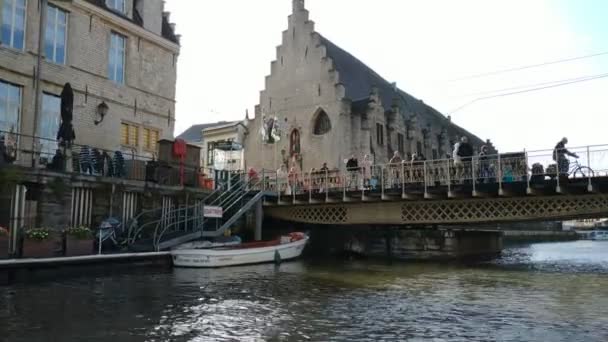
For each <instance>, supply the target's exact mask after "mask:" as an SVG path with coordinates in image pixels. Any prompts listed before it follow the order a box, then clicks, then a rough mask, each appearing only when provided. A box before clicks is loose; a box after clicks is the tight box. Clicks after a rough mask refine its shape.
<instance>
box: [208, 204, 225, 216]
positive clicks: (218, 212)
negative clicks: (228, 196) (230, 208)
mask: <svg viewBox="0 0 608 342" xmlns="http://www.w3.org/2000/svg"><path fill="white" fill-rule="evenodd" d="M203 215H204V216H205V217H210V218H222V217H223V216H224V209H222V207H208V206H204V207H203Z"/></svg>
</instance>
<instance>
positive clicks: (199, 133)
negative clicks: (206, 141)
mask: <svg viewBox="0 0 608 342" xmlns="http://www.w3.org/2000/svg"><path fill="white" fill-rule="evenodd" d="M237 122H238V121H219V122H212V123H204V124H198V125H192V126H191V127H190V128H188V129H187V130H185V131H184V132H183V133H182V134H180V135H179V136H177V139H183V140H185V141H186V142H202V141H203V130H204V129H207V128H213V127H219V126H224V125H228V124H231V123H237Z"/></svg>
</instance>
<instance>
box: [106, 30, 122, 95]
mask: <svg viewBox="0 0 608 342" xmlns="http://www.w3.org/2000/svg"><path fill="white" fill-rule="evenodd" d="M126 40H127V38H125V37H124V36H122V35H120V34H118V33H112V34H111V36H110V59H109V63H108V78H109V79H111V80H112V81H114V82H116V83H120V84H124V83H125V43H126Z"/></svg>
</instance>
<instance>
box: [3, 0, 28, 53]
mask: <svg viewBox="0 0 608 342" xmlns="http://www.w3.org/2000/svg"><path fill="white" fill-rule="evenodd" d="M0 23H2V39H1V41H2V44H3V45H6V46H9V47H11V48H13V49H17V50H23V47H24V45H25V0H4V5H3V6H2V21H0Z"/></svg>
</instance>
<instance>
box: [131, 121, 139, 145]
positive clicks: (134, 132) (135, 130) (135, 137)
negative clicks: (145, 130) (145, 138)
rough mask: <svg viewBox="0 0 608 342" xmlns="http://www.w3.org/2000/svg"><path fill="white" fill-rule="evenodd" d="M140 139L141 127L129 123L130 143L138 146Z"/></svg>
mask: <svg viewBox="0 0 608 342" xmlns="http://www.w3.org/2000/svg"><path fill="white" fill-rule="evenodd" d="M138 141H139V127H137V126H135V125H129V145H131V146H138Z"/></svg>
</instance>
